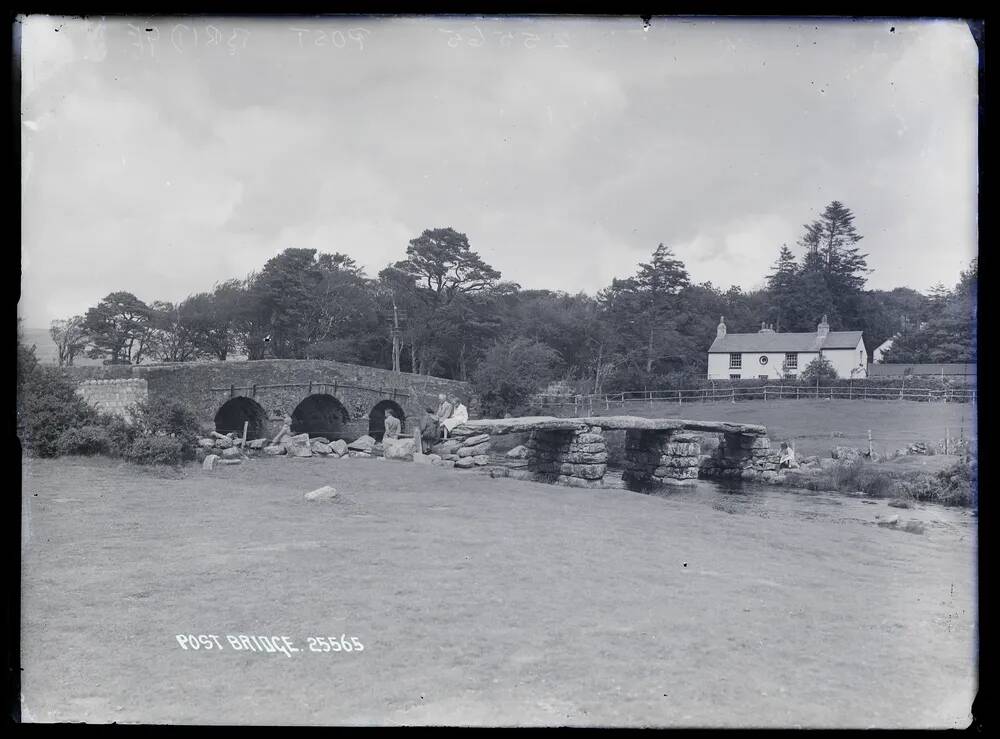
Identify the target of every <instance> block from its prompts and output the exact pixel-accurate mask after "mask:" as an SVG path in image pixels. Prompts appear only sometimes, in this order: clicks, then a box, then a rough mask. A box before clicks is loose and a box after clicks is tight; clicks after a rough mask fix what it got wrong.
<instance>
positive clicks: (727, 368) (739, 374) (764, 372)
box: [708, 316, 868, 380]
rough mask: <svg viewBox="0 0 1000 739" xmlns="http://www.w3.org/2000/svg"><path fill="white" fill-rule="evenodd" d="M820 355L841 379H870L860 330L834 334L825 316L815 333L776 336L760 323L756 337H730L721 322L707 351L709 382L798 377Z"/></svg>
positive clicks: (835, 332) (750, 335)
mask: <svg viewBox="0 0 1000 739" xmlns="http://www.w3.org/2000/svg"><path fill="white" fill-rule="evenodd" d="M818 356H823V357H825V358H826V359H827V360H829V362H830V364H832V365H833V367H834V369H835V370H836V371H837V376H838V377H843V378H848V377H867V376H868V357H867V354H866V351H865V342H864V339H862V337H861V331H831V330H830V324H828V323H827V322H826V316H823V320H822V321H821V322H820V324H819V325H818V326H817V327H816V333H777V332H775V331H774V330H773V329H771V328H768V327H766V326H764V325H763V324H761V329H760V331H758V332H757V333H754V334H728V333H726V322H725V320H724V319H722V318H720V319H719V328H718V333H717V334H716V337H715V341H713V342H712V346H711V347H709V349H708V379H710V380H747V379H751V380H754V379H762V380H777V379H781V378H782V377H795V376H797V375H798V374H799V373H800V372H801V371H802V370H803V369H805V367H806V365H808V364H809V363H810V362H811V361H812V360H814V359H815V358H816V357H818Z"/></svg>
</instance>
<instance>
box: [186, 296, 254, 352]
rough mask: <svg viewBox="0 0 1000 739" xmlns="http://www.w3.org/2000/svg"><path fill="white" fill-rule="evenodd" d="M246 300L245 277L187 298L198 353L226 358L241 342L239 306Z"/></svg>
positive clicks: (187, 307) (193, 339) (193, 337)
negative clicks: (243, 281) (242, 279)
mask: <svg viewBox="0 0 1000 739" xmlns="http://www.w3.org/2000/svg"><path fill="white" fill-rule="evenodd" d="M247 300H248V295H247V292H246V290H245V289H244V286H243V283H242V281H240V280H236V279H231V280H226V281H225V282H222V283H219V284H217V285H216V286H215V288H214V289H213V291H212V292H210V293H207V292H205V293H198V294H197V295H193V296H191V297H190V298H188V299H187V301H185V302H186V306H185V307H186V309H187V311H188V313H189V316H190V320H191V325H192V328H193V335H192V339H191V340H192V341H193V343H194V345H195V348H196V349H197V351H198V353H199V354H201V355H204V356H209V357H213V358H214V359H218V360H219V361H220V362H224V361H226V358H227V357H228V356H229V353H230V352H232V351H234V350H235V349H236V347H237V345H238V343H239V320H240V310H241V306H242V305H243V303H244V302H245V301H247Z"/></svg>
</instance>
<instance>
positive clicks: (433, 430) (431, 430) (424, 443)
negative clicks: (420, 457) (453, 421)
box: [418, 408, 439, 454]
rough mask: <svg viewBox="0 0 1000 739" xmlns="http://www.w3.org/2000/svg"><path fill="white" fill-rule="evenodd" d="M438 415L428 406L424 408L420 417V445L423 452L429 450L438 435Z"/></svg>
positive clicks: (425, 452)
mask: <svg viewBox="0 0 1000 739" xmlns="http://www.w3.org/2000/svg"><path fill="white" fill-rule="evenodd" d="M438 423H439V422H438V417H437V415H436V414H435V413H434V411H433V410H432V409H430V408H425V409H424V415H423V416H421V417H420V423H419V424H418V425H419V428H420V446H421V448H422V449H423V451H424V454H427V453H428V452H430V450H431V447H432V446H433V445H434V442H435V441H437V437H438Z"/></svg>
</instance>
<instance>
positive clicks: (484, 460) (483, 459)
mask: <svg viewBox="0 0 1000 739" xmlns="http://www.w3.org/2000/svg"><path fill="white" fill-rule="evenodd" d="M472 461H473V462H474V463H475V465H476V466H477V467H485V466H486V465H488V464H489V463H490V457H489V455H488V454H479V455H477V456H475V457H473V458H472Z"/></svg>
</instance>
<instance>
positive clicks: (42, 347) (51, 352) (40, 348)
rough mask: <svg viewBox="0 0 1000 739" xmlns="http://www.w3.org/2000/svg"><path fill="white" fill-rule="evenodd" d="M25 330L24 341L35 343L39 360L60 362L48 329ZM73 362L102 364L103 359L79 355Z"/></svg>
mask: <svg viewBox="0 0 1000 739" xmlns="http://www.w3.org/2000/svg"><path fill="white" fill-rule="evenodd" d="M23 331H24V341H25V342H26V343H27V345H28V346H31V345H32V344H34V345H35V356H36V357H38V361H39V362H41V363H42V364H59V350H58V349H57V348H56V344H55V342H54V341H52V337H51V336H49V331H48V329H45V328H25V329H24V330H23ZM73 364H75V365H79V366H81V367H83V366H89V365H99V364H101V360H100V359H88V358H87V357H84V356H79V355H78V356H76V357H74V358H73Z"/></svg>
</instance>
